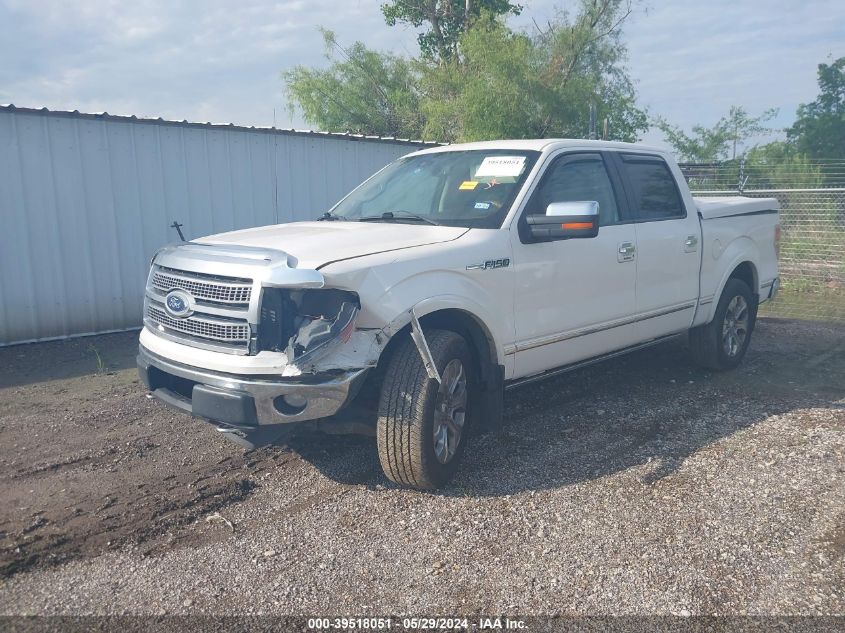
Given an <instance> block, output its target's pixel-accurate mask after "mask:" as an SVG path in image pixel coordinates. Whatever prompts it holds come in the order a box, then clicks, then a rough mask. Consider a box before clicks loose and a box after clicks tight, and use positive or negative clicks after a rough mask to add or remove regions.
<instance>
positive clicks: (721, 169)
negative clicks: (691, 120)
mask: <svg viewBox="0 0 845 633" xmlns="http://www.w3.org/2000/svg"><path fill="white" fill-rule="evenodd" d="M681 169H682V171H683V172H684V175H685V176H686V177H687V181H688V182H689V184H690V188H691V189H692V192H693V195H695V196H724V195H743V196H748V197H754V198H777V199H778V200H779V201H780V206H781V210H780V224H781V243H780V272H781V281H782V289H781V293H780V295H779V296H778V298H777V300H775V301H774V302H771V303H769V304H766V305H765V306H763V307H762V308H761V314H764V315H769V316H781V317H788V318H799V319H814V320H822V321H837V322H845V163H841V162H834V161H826V162H817V163H809V162H803V163H801V164H800V165H798V166H795V165H792V166H789V165H787V166H784V165H777V166H772V165H769V166H766V165H759V164H756V165H746V164H744V163H742V162H740V161H736V162H731V163H722V164H712V165H691V164H687V165H682V166H681ZM808 185H809V186H808Z"/></svg>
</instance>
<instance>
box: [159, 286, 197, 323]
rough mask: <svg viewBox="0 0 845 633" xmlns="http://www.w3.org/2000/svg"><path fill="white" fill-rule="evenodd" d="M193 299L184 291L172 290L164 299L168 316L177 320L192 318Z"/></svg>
mask: <svg viewBox="0 0 845 633" xmlns="http://www.w3.org/2000/svg"><path fill="white" fill-rule="evenodd" d="M193 304H194V302H193V298H192V297H191V295H189V294H188V293H187V292H185V291H184V290H171V291H170V292H168V293H167V296H166V297H165V298H164V309H165V310H167V314H169V315H170V316H172V317H176V318H177V319H181V318H184V317H186V316H190V315H191V314H193V312H194V306H193Z"/></svg>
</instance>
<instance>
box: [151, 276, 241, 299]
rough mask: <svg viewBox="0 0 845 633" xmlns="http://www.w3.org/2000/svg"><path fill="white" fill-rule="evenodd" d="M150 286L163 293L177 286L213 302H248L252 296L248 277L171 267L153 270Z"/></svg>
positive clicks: (195, 297)
mask: <svg viewBox="0 0 845 633" xmlns="http://www.w3.org/2000/svg"><path fill="white" fill-rule="evenodd" d="M152 286H153V288H155V289H156V290H158V291H159V292H161V293H163V294H167V293H168V292H170V291H171V290H175V289H177V288H178V289H180V290H184V291H185V292H188V293H190V294H191V296H193V297H194V299H198V300H200V301H213V302H215V303H230V304H249V300H250V297H251V296H252V282H251V281H250V280H249V279H234V278H220V277H214V276H213V275H203V274H201V273H187V272H183V271H181V270H174V269H172V268H159V269H158V270H156V271H155V272H153V278H152Z"/></svg>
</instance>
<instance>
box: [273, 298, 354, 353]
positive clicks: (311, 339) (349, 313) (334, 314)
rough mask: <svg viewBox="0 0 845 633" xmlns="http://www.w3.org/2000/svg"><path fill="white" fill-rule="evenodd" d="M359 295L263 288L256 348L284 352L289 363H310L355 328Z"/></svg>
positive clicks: (345, 337)
mask: <svg viewBox="0 0 845 633" xmlns="http://www.w3.org/2000/svg"><path fill="white" fill-rule="evenodd" d="M359 308H360V302H359V300H358V295H357V294H355V293H354V292H349V291H347V290H336V289H332V288H326V289H319V290H288V289H285V288H265V289H264V294H263V297H262V301H261V320H260V322H259V325H258V351H268V350H269V351H275V352H285V353H286V354H287V357H288V362H290V363H303V362H313V361H315V360H316V359H317V358H319V357H320V356H322V355H323V354H325V353H327V352H328V351H329V350H330V349H331V347H332V346H333V345H334V344H336V343H345V342H346V341H348V340H349V338H350V337H351V336H352V332H353V331H354V329H355V318H356V317H357V316H358V310H359Z"/></svg>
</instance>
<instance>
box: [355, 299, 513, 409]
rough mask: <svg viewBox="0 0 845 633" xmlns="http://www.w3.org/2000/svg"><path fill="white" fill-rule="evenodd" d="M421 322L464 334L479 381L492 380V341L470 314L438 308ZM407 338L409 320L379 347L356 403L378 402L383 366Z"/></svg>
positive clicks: (370, 404)
mask: <svg viewBox="0 0 845 633" xmlns="http://www.w3.org/2000/svg"><path fill="white" fill-rule="evenodd" d="M420 325H422V327H423V330H429V329H438V330H449V331H450V332H456V333H457V334H460V335H461V336H463V337H464V339H466V341H467V343H468V344H469V349H470V353H471V354H472V360H473V363H474V364H475V370H476V375H477V376H478V377H479V380H480V381H481V382H482V383H483V384H488V383H492V382H494V381H495V369H496V364H497V362H498V357H497V354H496V347H495V343H494V341H493V337H492V336H491V335H490V334H489V333H488V331H487V329H486V327H485V326H484V325H482V324H481V322H479V321H478V319H476V318H475V317H474V316H473V315H471V314H469V313H468V312H464V311H463V310H458V309H454V308H448V309H445V310H437V311H435V312H430V313H429V314H426V315H424V316H422V317H420ZM410 337H411V324H410V323H409V324H408V325H406V326H405V327H403V328H402V329H401V330H399V331H398V332H396V333H395V334H394V335H393V336H392V337H391V338H390V340H389V341H388V342H387V345H386V346H385V348H384V349H383V350H382V352H381V356H380V358H379V360H378V364H377V365H376V367H375V368H373V369H372V370H370V374H369V375H368V376H367V380H366V382H365V384H364V386H363V387H362V388H361V392H360V394H359V396H358V397H357V400H358V402H359V403H361V404H362V405H364V406H365V407H366V408H372V407H373V406H374V405H375V403H377V402H378V392H379V389H380V388H381V383H382V381H383V380H384V371H385V367H386V365H387V361H388V359H389V358H390V357H391V355H392V354H393V351H394V350H395V349H396V345H397V344H398V343H399V342H400V341H403V340H408V339H410Z"/></svg>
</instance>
